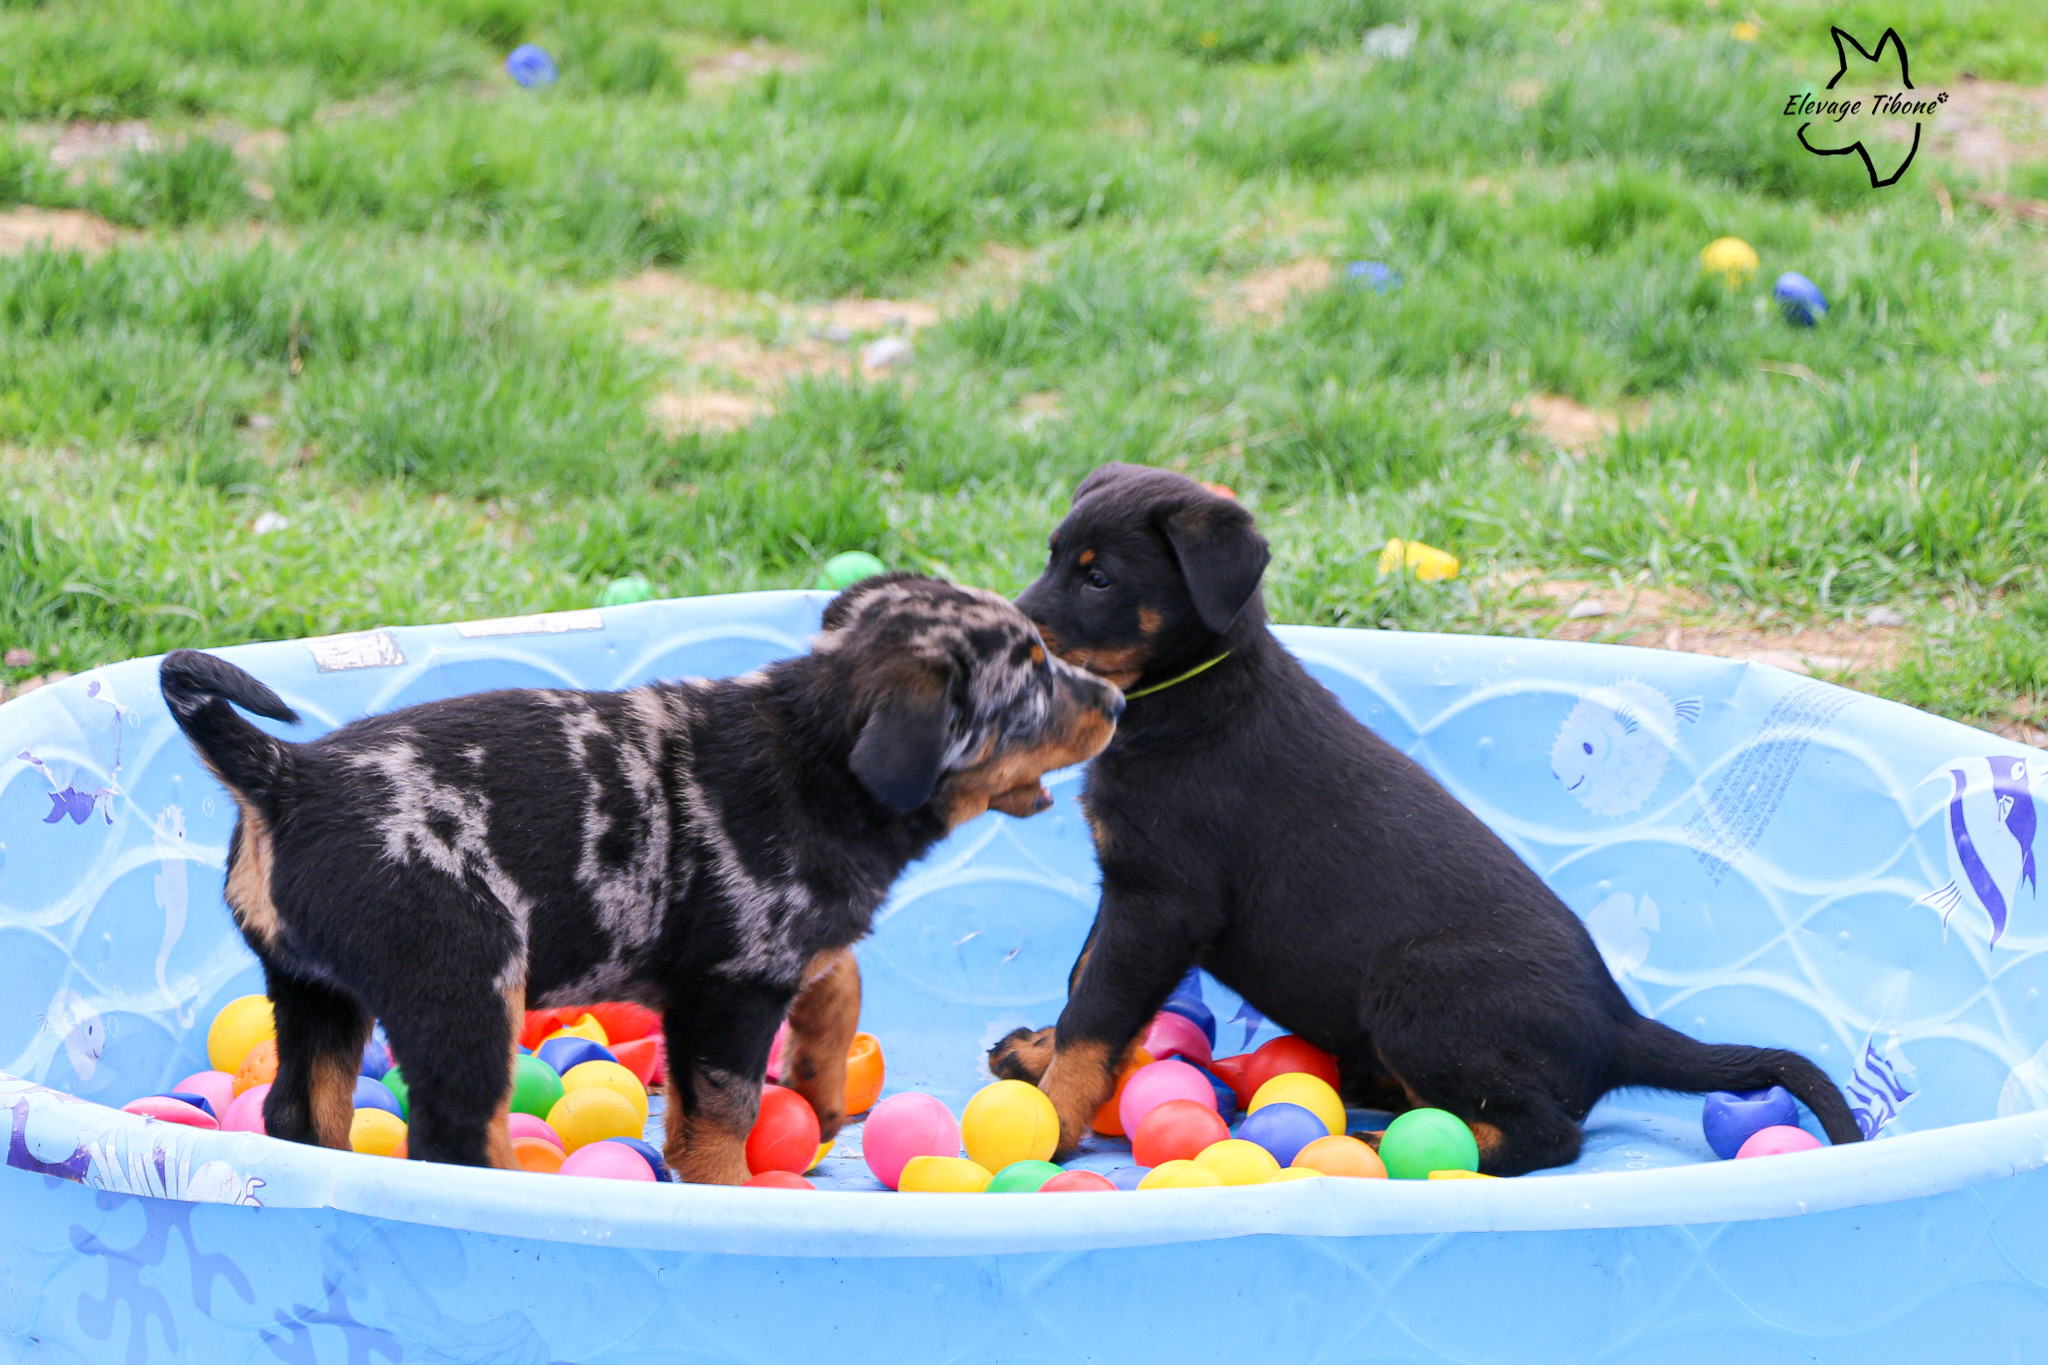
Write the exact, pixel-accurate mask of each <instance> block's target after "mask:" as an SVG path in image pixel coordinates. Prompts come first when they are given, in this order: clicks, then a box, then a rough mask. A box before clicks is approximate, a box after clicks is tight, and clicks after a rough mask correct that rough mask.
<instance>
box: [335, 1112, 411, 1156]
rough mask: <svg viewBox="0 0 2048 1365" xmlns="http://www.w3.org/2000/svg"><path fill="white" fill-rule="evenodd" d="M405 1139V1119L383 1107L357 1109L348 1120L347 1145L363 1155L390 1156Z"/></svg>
mask: <svg viewBox="0 0 2048 1365" xmlns="http://www.w3.org/2000/svg"><path fill="white" fill-rule="evenodd" d="M403 1141H405V1120H403V1119H401V1118H399V1117H398V1115H396V1114H393V1113H391V1112H389V1111H387V1110H383V1109H358V1110H356V1116H355V1117H354V1118H353V1119H351V1120H349V1125H348V1145H349V1146H350V1147H352V1148H354V1149H355V1150H356V1151H358V1152H361V1153H363V1154H364V1155H365V1156H390V1155H391V1154H392V1153H393V1152H394V1151H396V1150H397V1149H398V1144H399V1143H401V1142H403Z"/></svg>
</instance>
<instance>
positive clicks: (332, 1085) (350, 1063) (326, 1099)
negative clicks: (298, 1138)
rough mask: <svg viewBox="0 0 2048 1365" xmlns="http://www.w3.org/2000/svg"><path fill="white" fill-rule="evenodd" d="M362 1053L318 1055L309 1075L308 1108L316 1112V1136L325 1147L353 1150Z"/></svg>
mask: <svg viewBox="0 0 2048 1365" xmlns="http://www.w3.org/2000/svg"><path fill="white" fill-rule="evenodd" d="M362 1060H363V1059H362V1054H361V1053H360V1052H358V1053H357V1055H356V1056H354V1057H332V1056H329V1057H315V1058H314V1059H313V1066H312V1075H311V1076H310V1077H309V1078H308V1081H307V1089H308V1090H309V1092H310V1093H309V1094H308V1095H307V1107H308V1108H309V1109H310V1110H311V1111H312V1118H313V1136H314V1137H316V1138H317V1139H319V1142H320V1145H321V1146H322V1147H332V1148H334V1149H336V1150H337V1151H343V1152H346V1151H349V1150H350V1147H351V1144H350V1142H349V1128H350V1126H351V1125H352V1124H353V1123H354V1122H355V1117H356V1074H357V1072H358V1071H359V1070H360V1069H361V1067H362Z"/></svg>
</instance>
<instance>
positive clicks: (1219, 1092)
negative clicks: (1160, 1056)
mask: <svg viewBox="0 0 2048 1365" xmlns="http://www.w3.org/2000/svg"><path fill="white" fill-rule="evenodd" d="M1182 1060H1183V1061H1186V1060H1187V1059H1186V1058H1182ZM1188 1065H1189V1066H1195V1064H1194V1063H1193V1062H1188ZM1195 1070H1197V1071H1199V1072H1201V1073H1202V1074H1203V1075H1204V1076H1206V1077H1208V1078H1209V1088H1210V1089H1212V1090H1214V1091H1215V1092H1216V1112H1217V1113H1219V1114H1222V1115H1224V1116H1225V1117H1226V1118H1227V1117H1228V1116H1230V1115H1231V1114H1235V1113H1236V1112H1237V1092H1236V1091H1235V1090H1232V1089H1231V1088H1230V1087H1229V1086H1228V1085H1226V1084H1224V1081H1223V1078H1222V1077H1221V1076H1218V1075H1217V1074H1216V1073H1215V1072H1213V1071H1211V1070H1209V1068H1207V1067H1205V1066H1195Z"/></svg>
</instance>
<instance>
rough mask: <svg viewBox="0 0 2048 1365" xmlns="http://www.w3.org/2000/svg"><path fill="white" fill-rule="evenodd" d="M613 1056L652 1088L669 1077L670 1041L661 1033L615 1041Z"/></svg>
mask: <svg viewBox="0 0 2048 1365" xmlns="http://www.w3.org/2000/svg"><path fill="white" fill-rule="evenodd" d="M612 1056H614V1057H616V1058H618V1059H619V1065H620V1066H622V1067H624V1068H626V1070H628V1071H630V1072H632V1073H633V1075H634V1078H635V1079H637V1080H638V1081H639V1082H640V1084H642V1085H643V1086H646V1087H647V1088H648V1089H650V1090H651V1089H653V1088H654V1087H655V1086H657V1085H660V1084H661V1083H662V1082H663V1081H665V1080H667V1079H668V1043H667V1042H666V1040H664V1039H663V1038H662V1036H661V1035H660V1034H659V1033H653V1034H649V1035H648V1036H647V1037H645V1038H633V1039H629V1040H628V1041H626V1042H623V1043H614V1044H612Z"/></svg>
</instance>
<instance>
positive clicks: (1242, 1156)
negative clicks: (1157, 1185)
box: [1168, 1138, 1280, 1185]
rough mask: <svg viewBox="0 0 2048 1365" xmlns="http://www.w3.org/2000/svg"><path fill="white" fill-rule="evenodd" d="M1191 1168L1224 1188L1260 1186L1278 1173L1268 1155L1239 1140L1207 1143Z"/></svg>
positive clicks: (1251, 1143)
mask: <svg viewBox="0 0 2048 1365" xmlns="http://www.w3.org/2000/svg"><path fill="white" fill-rule="evenodd" d="M1168 1164H1171V1163H1168ZM1195 1164H1196V1165H1197V1166H1200V1167H1201V1168H1202V1169H1203V1170H1205V1171H1207V1172H1209V1174H1211V1175H1213V1176H1215V1177H1216V1178H1217V1179H1218V1180H1220V1181H1222V1182H1223V1183H1224V1184H1226V1185H1263V1184H1265V1183H1266V1182H1267V1181H1268V1180H1271V1179H1272V1178H1273V1177H1274V1176H1275V1175H1277V1174H1279V1172H1280V1163H1279V1162H1277V1161H1275V1160H1274V1159H1273V1154H1272V1153H1271V1152H1269V1151H1267V1150H1266V1149H1265V1148H1264V1147H1261V1146H1259V1144H1258V1143H1256V1142H1246V1141H1245V1140H1244V1139H1243V1138H1225V1139H1224V1140H1223V1141H1222V1142H1212V1143H1210V1144H1209V1145H1208V1146H1207V1147H1204V1148H1203V1149H1202V1154H1201V1155H1200V1156H1198V1157H1196V1158H1195Z"/></svg>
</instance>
